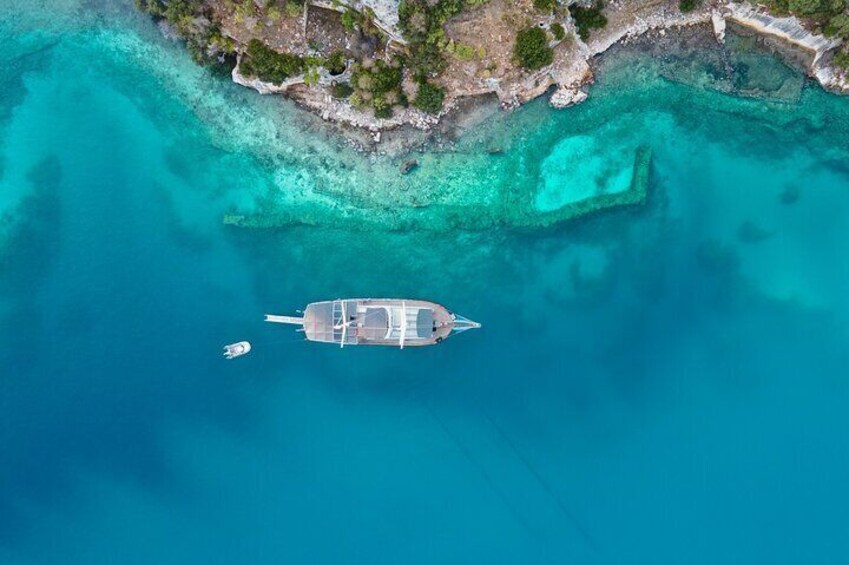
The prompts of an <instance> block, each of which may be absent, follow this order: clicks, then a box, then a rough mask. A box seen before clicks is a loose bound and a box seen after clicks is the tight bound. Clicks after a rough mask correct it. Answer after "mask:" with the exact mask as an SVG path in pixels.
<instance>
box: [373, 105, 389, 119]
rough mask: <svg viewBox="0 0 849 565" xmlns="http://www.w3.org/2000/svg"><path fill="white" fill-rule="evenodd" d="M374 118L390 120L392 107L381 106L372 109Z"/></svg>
mask: <svg viewBox="0 0 849 565" xmlns="http://www.w3.org/2000/svg"><path fill="white" fill-rule="evenodd" d="M374 117H375V118H383V119H387V118H391V117H392V106H386V105H382V104H381V106H380V107H379V108H378V107H377V106H375V107H374Z"/></svg>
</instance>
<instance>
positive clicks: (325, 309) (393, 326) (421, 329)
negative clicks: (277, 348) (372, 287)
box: [265, 298, 480, 349]
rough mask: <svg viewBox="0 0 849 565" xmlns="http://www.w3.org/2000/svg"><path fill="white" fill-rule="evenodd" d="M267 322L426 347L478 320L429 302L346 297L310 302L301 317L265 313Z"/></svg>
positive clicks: (311, 336) (309, 333)
mask: <svg viewBox="0 0 849 565" xmlns="http://www.w3.org/2000/svg"><path fill="white" fill-rule="evenodd" d="M265 319H266V321H269V322H276V323H283V324H296V325H301V326H303V331H304V334H305V335H306V338H307V339H308V340H310V341H318V342H322V343H334V344H337V345H339V346H340V347H345V346H348V345H384V346H392V347H401V348H402V349H403V348H404V347H424V346H427V345H436V344H437V343H440V342H442V341H443V340H444V339H445V338H447V337H448V336H450V335H452V334H453V333H458V332H461V331H465V330H467V329H471V328H477V327H480V324H477V323H476V322H472V321H471V320H467V319H466V318H463V317H462V316H456V315H454V314H452V313H451V312H450V311H449V310H448V309H447V308H445V307H444V306H442V305H441V304H437V303H436V302H430V301H427V300H409V299H403V298H349V299H339V300H327V301H323V302H313V303H311V304H309V305H307V307H306V308H305V309H304V313H303V316H301V317H294V316H277V315H267V316H266V318H265Z"/></svg>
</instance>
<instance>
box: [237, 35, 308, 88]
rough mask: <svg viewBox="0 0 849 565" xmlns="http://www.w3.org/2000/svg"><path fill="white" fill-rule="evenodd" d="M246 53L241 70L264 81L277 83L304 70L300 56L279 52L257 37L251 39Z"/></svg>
mask: <svg viewBox="0 0 849 565" xmlns="http://www.w3.org/2000/svg"><path fill="white" fill-rule="evenodd" d="M246 55H247V56H246V57H245V58H243V59H242V63H241V65H240V68H241V70H242V72H243V73H244V74H246V75H248V76H254V77H257V78H258V79H260V80H262V81H265V82H272V83H276V84H279V83H281V82H283V81H284V80H286V79H287V78H289V77H292V76H295V75H299V74H301V73H302V72H303V71H304V60H303V59H302V58H301V57H298V56H297V55H290V54H289V53H279V52H277V51H275V50H274V49H271V48H270V47H268V46H267V45H266V44H265V43H263V42H262V41H260V40H259V39H251V41H250V43H248V50H247V52H246Z"/></svg>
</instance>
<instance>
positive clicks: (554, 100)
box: [548, 86, 588, 108]
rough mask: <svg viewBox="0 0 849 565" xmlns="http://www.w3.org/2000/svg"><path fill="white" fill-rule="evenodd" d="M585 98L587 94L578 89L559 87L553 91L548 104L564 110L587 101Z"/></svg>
mask: <svg viewBox="0 0 849 565" xmlns="http://www.w3.org/2000/svg"><path fill="white" fill-rule="evenodd" d="M587 96H588V95H587V93H586V92H584V91H583V90H581V89H580V88H574V87H568V86H566V87H564V86H561V87H558V88H557V90H555V91H554V93H553V94H552V95H551V98H550V99H549V100H548V103H549V104H551V106H552V107H554V108H566V107H568V106H573V105H575V104H580V103H581V102H583V101H584V100H586V99H587Z"/></svg>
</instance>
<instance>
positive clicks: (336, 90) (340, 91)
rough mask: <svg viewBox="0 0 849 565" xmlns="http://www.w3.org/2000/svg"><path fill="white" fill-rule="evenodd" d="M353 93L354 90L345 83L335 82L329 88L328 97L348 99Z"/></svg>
mask: <svg viewBox="0 0 849 565" xmlns="http://www.w3.org/2000/svg"><path fill="white" fill-rule="evenodd" d="M353 93H354V88H353V87H352V86H351V85H350V84H348V83H347V82H337V83H334V84H333V86H331V87H330V95H331V96H333V98H348V97H349V96H350V95H352V94H353Z"/></svg>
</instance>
